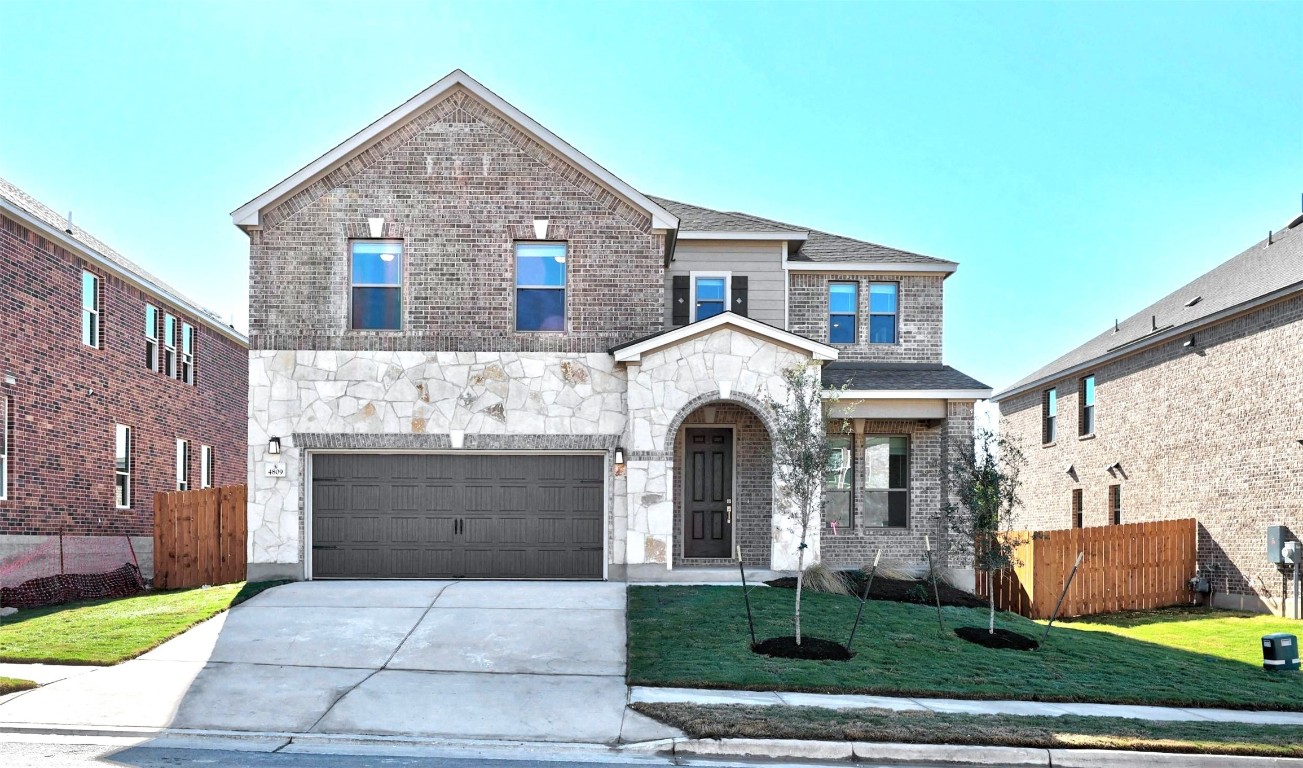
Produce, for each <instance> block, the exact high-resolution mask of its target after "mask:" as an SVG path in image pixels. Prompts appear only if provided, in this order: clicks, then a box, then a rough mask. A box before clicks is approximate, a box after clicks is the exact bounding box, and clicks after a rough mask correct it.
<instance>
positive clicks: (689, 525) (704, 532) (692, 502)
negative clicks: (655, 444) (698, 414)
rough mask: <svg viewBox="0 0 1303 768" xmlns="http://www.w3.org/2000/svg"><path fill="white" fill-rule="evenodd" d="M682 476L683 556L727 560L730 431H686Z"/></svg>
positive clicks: (730, 519)
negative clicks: (724, 558) (684, 468)
mask: <svg viewBox="0 0 1303 768" xmlns="http://www.w3.org/2000/svg"><path fill="white" fill-rule="evenodd" d="M685 444H686V447H685V449H684V452H685V454H686V455H685V456H684V463H685V466H686V468H687V469H686V471H685V472H684V473H683V527H684V529H685V530H684V531H683V556H684V557H731V556H732V554H733V553H732V550H733V431H732V430H730V429H688V430H686V432H685Z"/></svg>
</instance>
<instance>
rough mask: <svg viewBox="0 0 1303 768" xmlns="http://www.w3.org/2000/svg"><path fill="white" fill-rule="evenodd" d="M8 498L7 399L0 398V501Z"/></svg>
mask: <svg viewBox="0 0 1303 768" xmlns="http://www.w3.org/2000/svg"><path fill="white" fill-rule="evenodd" d="M7 498H9V398H7V397H0V501H3V500H5V499H7Z"/></svg>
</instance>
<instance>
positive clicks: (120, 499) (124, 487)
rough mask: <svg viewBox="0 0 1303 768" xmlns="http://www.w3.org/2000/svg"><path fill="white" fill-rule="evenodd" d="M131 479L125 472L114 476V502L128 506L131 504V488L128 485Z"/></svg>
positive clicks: (123, 506) (124, 506)
mask: <svg viewBox="0 0 1303 768" xmlns="http://www.w3.org/2000/svg"><path fill="white" fill-rule="evenodd" d="M130 481H131V479H130V478H129V477H128V476H127V475H124V474H120V473H119V474H118V475H116V476H115V477H114V494H113V496H114V499H113V503H114V504H116V505H117V506H119V507H122V508H126V507H128V506H130V504H129V501H128V499H129V497H130V488H129V487H128V483H130Z"/></svg>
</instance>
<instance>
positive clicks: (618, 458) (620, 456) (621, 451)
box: [615, 445, 624, 467]
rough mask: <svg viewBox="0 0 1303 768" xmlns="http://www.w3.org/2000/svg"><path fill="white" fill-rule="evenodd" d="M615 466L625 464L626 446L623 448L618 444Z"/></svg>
mask: <svg viewBox="0 0 1303 768" xmlns="http://www.w3.org/2000/svg"><path fill="white" fill-rule="evenodd" d="M615 466H617V467H623V466H624V448H621V447H620V446H618V445H617V446H616V447H615Z"/></svg>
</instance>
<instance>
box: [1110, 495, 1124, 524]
mask: <svg viewBox="0 0 1303 768" xmlns="http://www.w3.org/2000/svg"><path fill="white" fill-rule="evenodd" d="M1108 508H1109V513H1110V515H1111V517H1112V518H1113V524H1114V525H1121V524H1122V486H1120V485H1110V486H1109V487H1108Z"/></svg>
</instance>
